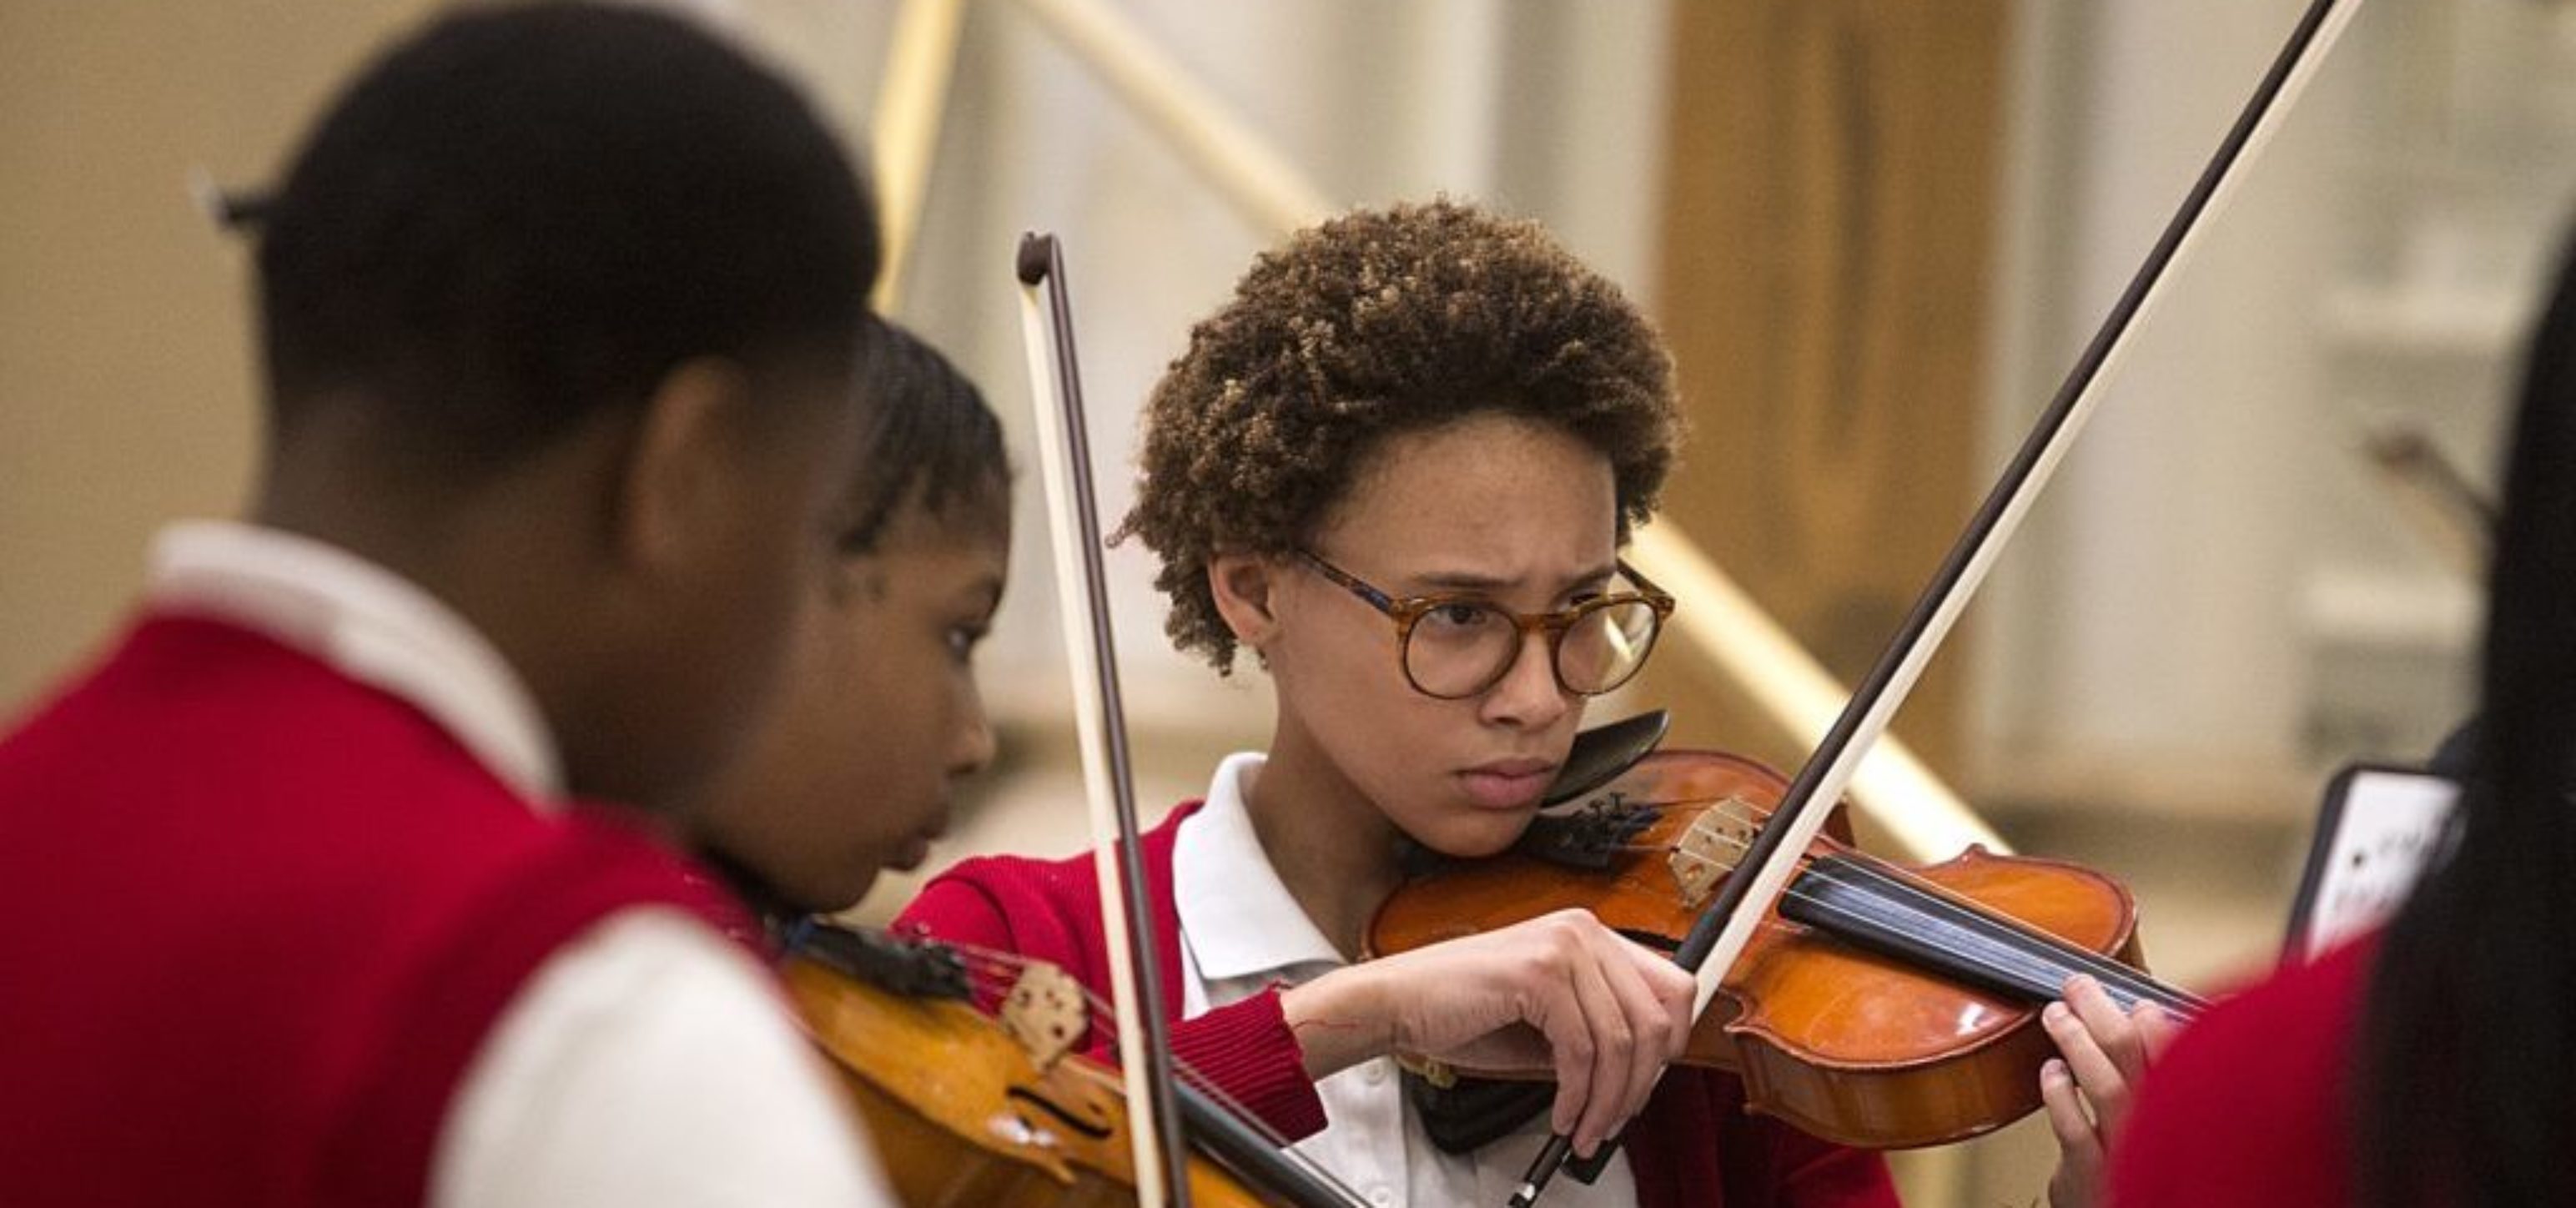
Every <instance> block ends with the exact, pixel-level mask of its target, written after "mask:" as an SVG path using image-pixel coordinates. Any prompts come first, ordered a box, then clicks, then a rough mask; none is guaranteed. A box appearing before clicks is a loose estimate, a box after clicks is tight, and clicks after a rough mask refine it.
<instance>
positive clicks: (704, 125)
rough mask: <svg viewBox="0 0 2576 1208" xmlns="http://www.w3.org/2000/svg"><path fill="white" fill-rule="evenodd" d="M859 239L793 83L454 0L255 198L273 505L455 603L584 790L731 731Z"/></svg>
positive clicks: (612, 24) (840, 455) (666, 789)
mask: <svg viewBox="0 0 2576 1208" xmlns="http://www.w3.org/2000/svg"><path fill="white" fill-rule="evenodd" d="M878 261H879V247H878V243H877V229H876V225H875V220H874V216H873V214H872V212H871V208H870V205H869V203H868V199H867V196H866V193H865V190H864V188H863V186H862V184H861V183H860V181H859V180H858V178H857V177H856V176H855V175H854V173H853V172H852V170H851V167H850V165H849V163H848V161H847V159H846V158H845V157H844V155H843V153H842V151H841V149H840V147H839V145H838V144H837V143H836V142H835V141H834V139H833V138H832V136H831V135H830V134H829V132H827V131H826V130H825V129H824V127H823V126H822V124H821V123H820V122H819V121H818V120H817V119H816V117H815V115H814V114H813V112H812V111H811V110H810V109H809V108H808V106H807V105H806V103H805V102H804V101H803V100H802V99H801V98H800V97H799V96H798V95H797V94H796V93H795V92H794V91H793V90H792V89H790V88H789V87H788V86H787V85H786V84H784V83H782V82H781V81H780V80H778V79H777V78H776V77H774V76H773V75H771V74H770V73H769V72H767V71H766V70H764V69H763V68H761V67H759V66H757V65H755V64H754V63H752V62H751V61H750V60H748V59H747V58H745V57H744V56H743V55H742V54H740V53H739V52H737V51H735V50H733V49H731V48H729V47H727V46H725V45H723V44H721V43H720V42H718V41H716V40H715V39H713V38H711V37H709V36H708V35H707V34H705V33H703V32H701V31H699V30H698V29H696V28H694V27H692V26H690V25H689V24H687V23H685V22H683V21H681V20H678V19H674V18H672V17H668V16H663V15H658V14H654V13H650V12H644V11H638V10H635V9H628V8H601V7H592V6H586V5H549V6H543V7H532V8H512V9H506V10H499V11H481V12H474V13H469V14H466V15H459V16H453V17H449V18H447V19H445V20H442V21H440V22H438V23H436V24H434V25H433V26H431V27H429V28H428V29H426V30H425V31H423V32H422V33H420V34H418V35H417V36H415V37H413V38H411V39H410V40H408V41H406V42H405V43H403V44H402V45H399V46H397V47H396V48H394V49H393V50H392V51H390V52H389V53H387V54H386V55H385V56H384V57H382V58H380V59H378V60H377V61H376V62H375V63H374V64H372V65H371V66H370V67H369V68H368V69H367V71H366V72H365V73H364V74H363V75H362V76H361V77H360V78H359V79H358V80H357V81H356V82H355V83H354V84H352V85H351V86H350V87H349V88H348V90H347V91H346V92H344V93H343V94H342V95H341V96H340V97H339V98H338V99H337V100H336V101H335V103H334V104H333V105H332V107H331V108H330V110H329V111H328V112H327V113H325V114H324V116H323V117H322V119H321V121H320V122H319V124H318V125H317V126H316V127H315V128H314V129H313V131H312V132H311V133H310V135H309V136H308V137H307V139H306V141H305V143H304V145H303V146H302V148H301V149H300V150H299V151H298V152H297V154H296V156H295V158H294V161H293V164H292V167H291V168H290V170H289V171H288V173H287V175H286V178H285V180H284V182H283V185H282V187H281V188H280V190H279V192H278V194H277V196H276V197H275V199H274V201H273V203H272V205H271V206H270V208H269V209H268V211H267V212H266V215H265V217H264V220H263V229H262V231H261V239H260V247H259V275H260V288H259V297H260V311H261V321H262V335H263V349H264V352H265V359H266V367H267V376H268V396H267V404H268V408H269V419H270V431H269V441H268V450H267V451H268V465H267V467H266V473H265V475H264V478H263V482H262V487H261V500H260V505H259V511H260V514H261V517H262V519H264V520H266V521H267V522H269V523H272V524H276V525H279V526H281V527H285V528H289V529H293V530H297V531H303V532H307V533H310V534H312V535H315V536H318V537H320V538H322V539H324V540H328V541H332V542H335V543H337V544H341V545H344V546H347V547H349V548H351V549H353V550H355V551H356V552H358V553H360V554H362V555H364V556H367V557H369V558H372V559H374V560H376V561H378V562H381V563H383V564H385V565H387V566H389V567H391V568H392V569H394V570H396V571H397V572H400V573H402V574H404V575H406V576H408V577H410V578H411V579H413V580H414V581H415V582H417V583H419V584H421V585H422V586H423V587H425V588H427V589H428V590H429V591H430V592H431V593H432V594H434V595H437V596H439V597H441V598H442V599H443V600H444V601H445V602H446V603H448V604H449V605H450V606H451V607H454V608H456V609H457V610H458V611H459V612H461V613H462V614H463V615H464V616H465V617H466V618H467V619H468V620H469V621H470V622H472V623H473V624H474V625H475V626H476V627H477V628H478V629H480V630H482V631H483V632H484V633H485V635H486V636H487V637H489V638H490V639H492V641H493V642H494V644H495V645H496V646H498V647H499V648H500V649H501V651H502V653H503V655H504V656H505V657H506V658H508V659H509V661H510V662H511V664H512V665H513V667H514V668H515V669H516V670H517V671H518V673H519V674H520V676H521V677H522V678H523V679H525V680H526V681H527V682H528V683H529V685H530V687H531V690H532V691H533V692H534V693H535V695H536V697H537V699H538V704H539V706H540V708H541V710H542V711H543V712H544V713H545V715H546V717H547V720H548V722H549V724H550V726H551V727H552V729H553V731H554V736H555V738H556V740H557V742H558V744H559V745H560V746H561V748H562V750H563V754H564V758H565V764H566V768H567V772H568V774H569V777H570V779H571V782H572V787H573V788H574V789H575V790H576V791H581V792H585V793H591V794H598V795H604V796H610V797H615V798H620V799H626V800H632V801H637V802H641V803H645V804H653V805H662V804H668V803H670V802H672V801H675V800H678V799H681V798H683V797H685V796H686V795H687V794H688V793H689V792H690V791H691V790H693V789H694V788H696V787H698V786H699V785H700V784H701V783H702V782H703V780H704V779H705V778H706V777H707V776H708V775H709V774H711V773H712V772H713V771H714V770H716V768H717V766H718V765H720V764H721V762H722V761H723V760H724V759H725V758H727V757H729V755H730V753H731V750H732V748H733V746H734V745H735V744H736V743H737V742H738V740H739V738H740V736H741V734H742V733H743V732H744V731H745V729H746V728H747V727H748V726H749V725H750V724H752V723H753V722H754V721H755V720H756V719H757V715H758V714H759V712H760V711H761V709H762V708H763V707H764V705H765V702H766V700H767V698H768V696H769V695H770V681H771V680H772V679H773V678H774V675H775V672H776V670H777V665H778V663H779V660H780V655H781V651H782V649H783V642H784V640H785V635H786V634H787V633H788V632H789V630H790V628H791V627H792V624H793V623H794V620H795V617H794V615H793V610H794V608H795V607H796V606H797V601H799V600H801V599H803V598H805V597H806V596H807V595H810V592H808V591H806V590H804V589H805V587H806V585H807V584H808V583H809V582H810V581H812V579H813V578H814V577H815V576H817V575H819V574H821V573H822V570H823V568H824V567H825V565H826V564H827V561H828V558H827V555H828V553H829V541H830V534H828V533H827V532H826V531H825V530H826V527H827V521H828V518H829V513H830V511H831V509H832V508H833V507H834V506H836V505H838V504H839V503H840V502H841V497H842V494H843V492H844V491H845V489H846V487H847V484H848V481H849V478H850V475H851V473H852V468H853V466H854V465H855V464H856V456H857V448H858V444H859V429H860V427H861V425H862V423H863V418H862V417H860V416H858V415H856V414H854V412H853V409H852V408H851V406H850V404H849V399H850V394H849V383H850V378H851V374H852V371H853V367H854V364H855V358H856V357H857V356H858V355H859V353H860V351H861V349H860V348H859V346H858V345H859V340H858V338H857V337H856V336H855V335H854V334H853V333H857V332H862V331H865V330H868V328H867V327H866V325H864V324H863V323H862V322H861V321H860V320H861V317H862V316H863V314H864V313H865V305H866V297H867V292H868V289H869V287H870V285H871V284H872V283H873V281H874V278H875V275H876V272H877V268H878Z"/></svg>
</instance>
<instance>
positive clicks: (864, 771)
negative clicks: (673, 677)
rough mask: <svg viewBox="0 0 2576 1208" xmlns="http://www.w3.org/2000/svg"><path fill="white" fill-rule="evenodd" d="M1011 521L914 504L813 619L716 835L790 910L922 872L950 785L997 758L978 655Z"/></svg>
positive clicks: (857, 560)
mask: <svg viewBox="0 0 2576 1208" xmlns="http://www.w3.org/2000/svg"><path fill="white" fill-rule="evenodd" d="M955 510H957V511H960V512H965V513H975V512H979V511H986V510H990V509H979V508H978V507H976V506H975V505H973V504H971V503H970V504H964V505H960V506H959V507H958V508H957V509H955ZM1005 524H1006V522H997V521H992V520H989V519H987V518H986V517H983V516H979V515H969V516H965V517H962V518H949V517H942V516H936V515H933V514H931V513H930V512H929V511H928V510H927V509H925V508H923V507H920V506H918V505H917V504H916V505H909V506H906V507H904V508H903V509H901V511H900V512H899V513H898V514H897V515H896V516H895V517H894V518H893V520H892V521H891V522H890V523H889V524H888V525H887V528H886V531H885V533H884V536H883V538H882V539H881V540H880V542H879V543H878V546H877V548H876V549H875V550H873V551H872V552H869V553H866V554H858V555H850V556H847V557H844V558H843V559H842V561H841V562H840V564H839V565H837V566H836V567H834V568H833V571H832V574H831V576H830V581H829V583H828V585H827V586H826V588H825V590H824V600H823V602H822V604H821V606H819V607H814V608H808V609H805V610H804V616H805V617H806V618H807V624H806V627H805V631H804V632H802V633H799V634H798V635H797V640H796V641H795V642H794V644H793V645H794V651H795V655H794V661H793V664H792V665H791V667H790V669H789V672H788V680H789V683H788V685H787V686H786V690H785V693H784V695H785V698H786V699H785V702H784V703H783V704H782V705H781V706H780V707H779V709H778V711H777V713H776V716H775V721H774V723H773V724H772V725H771V726H770V727H769V728H768V729H767V730H766V731H765V732H763V733H762V734H761V735H760V736H759V738H758V739H757V740H756V741H755V743H754V744H753V747H754V749H753V751H752V754H751V757H750V758H749V759H748V760H747V761H746V766H745V769H744V771H743V773H742V774H741V775H739V776H737V777H736V778H735V780H734V782H733V786H732V788H731V789H730V790H729V791H728V792H727V793H726V794H725V795H724V800H723V801H722V802H721V803H719V804H718V806H717V807H716V809H715V810H714V811H712V813H713V817H712V818H711V820H710V823H709V828H710V830H711V832H712V834H711V836H710V837H711V838H712V840H713V842H714V846H715V847H716V849H717V850H719V851H722V852H724V853H725V854H726V855H728V856H729V857H731V858H732V859H733V860H735V861H736V862H738V863H740V864H742V865H744V866H745V867H746V868H748V869H749V870H750V871H751V872H753V873H755V874H757V875H758V876H760V877H761V878H762V879H763V880H764V881H765V882H766V883H767V884H768V886H769V887H770V888H772V889H774V890H776V891H777V892H779V893H781V894H783V895H784V896H785V897H786V898H787V899H788V900H789V901H790V902H791V903H792V904H794V905H796V906H798V907H800V908H803V909H806V910H815V911H833V910H841V909H845V908H847V907H849V906H851V905H853V904H855V903H856V902H857V901H858V900H859V898H860V897H861V896H862V895H864V894H865V893H866V892H867V890H868V887H869V885H870V884H872V883H873V882H874V881H875V880H876V875H877V873H878V872H880V871H882V870H883V869H885V868H888V867H894V868H911V867H913V866H915V865H917V864H919V863H920V862H921V860H922V859H923V857H924V856H925V855H926V854H927V849H928V845H929V843H930V841H931V840H932V839H934V838H936V837H937V836H938V835H939V833H940V832H941V830H942V829H943V828H944V827H945V826H946V825H947V820H948V808H949V801H950V797H951V795H952V793H951V791H952V789H953V787H954V785H955V783H956V781H957V780H958V779H960V778H962V777H964V776H966V775H967V774H969V773H972V772H974V771H976V770H977V769H979V768H981V767H983V766H984V765H985V764H986V763H989V762H990V761H991V760H992V757H993V734H992V730H991V728H990V726H989V725H988V724H987V722H986V719H985V717H984V705H983V699H982V697H981V695H980V694H979V693H978V692H977V690H976V686H975V678H974V670H973V663H972V659H973V655H974V650H975V646H976V643H977V642H979V641H980V640H981V639H982V638H983V636H984V634H985V631H986V630H987V628H988V627H989V626H990V625H991V623H992V618H993V610H994V608H995V607H996V606H997V605H998V604H999V603H1000V601H1001V596H1002V580H1003V575H1004V572H1005V569H1006V567H1007V565H1008V561H1009V554H1010V541H1009V537H1008V535H1007V533H1006V531H1005Z"/></svg>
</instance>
